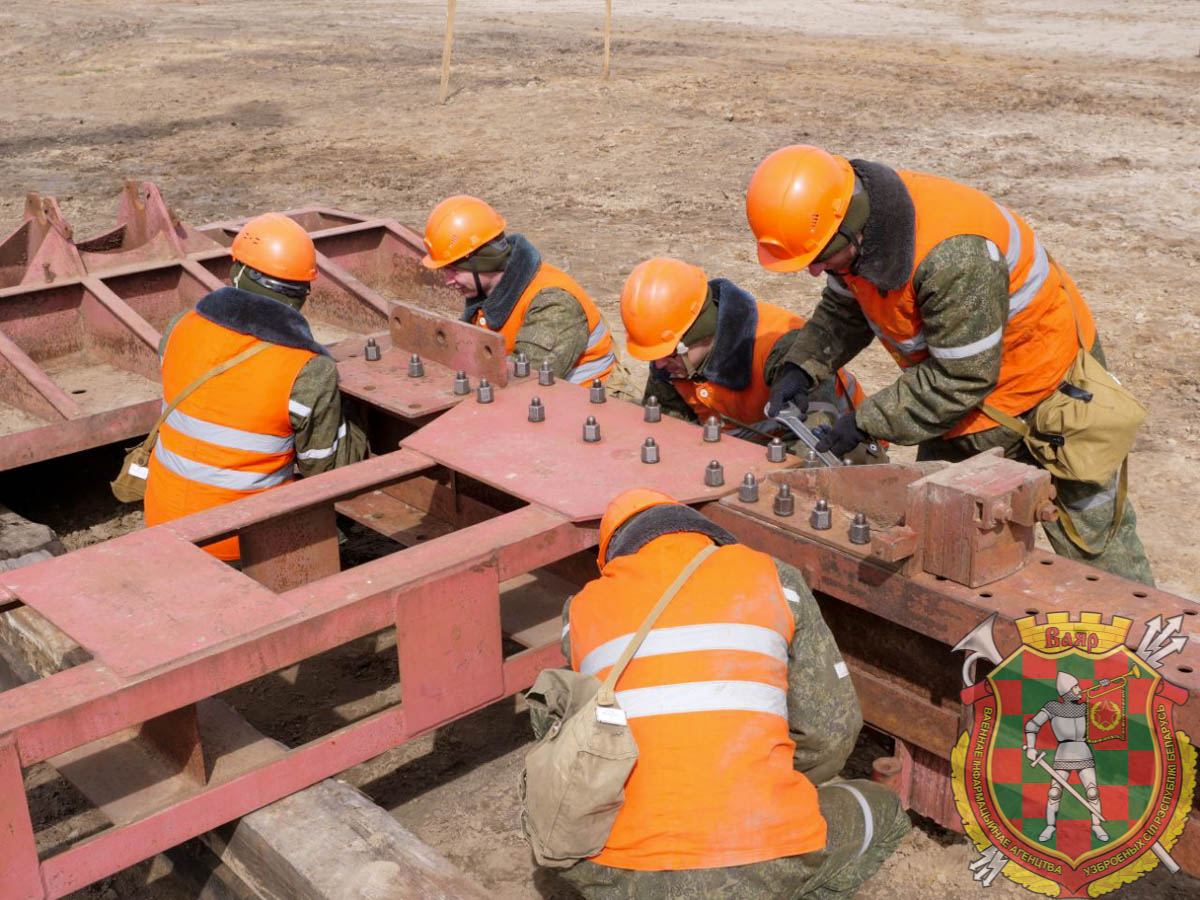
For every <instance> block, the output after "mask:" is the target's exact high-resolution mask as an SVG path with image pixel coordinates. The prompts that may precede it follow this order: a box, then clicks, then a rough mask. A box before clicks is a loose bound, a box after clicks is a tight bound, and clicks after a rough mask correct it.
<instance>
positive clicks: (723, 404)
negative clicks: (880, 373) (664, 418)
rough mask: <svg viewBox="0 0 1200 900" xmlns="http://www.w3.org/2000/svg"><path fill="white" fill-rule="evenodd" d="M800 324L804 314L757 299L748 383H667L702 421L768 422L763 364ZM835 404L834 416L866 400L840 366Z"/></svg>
mask: <svg viewBox="0 0 1200 900" xmlns="http://www.w3.org/2000/svg"><path fill="white" fill-rule="evenodd" d="M803 326H804V317H803V316H798V315H796V314H795V313H792V312H788V311H787V310H786V309H784V308H783V307H781V306H775V305H774V304H771V303H763V302H762V301H761V300H760V301H758V327H757V329H756V330H755V334H754V355H753V361H752V362H751V365H750V384H749V386H748V387H746V388H744V389H743V390H740V391H735V390H733V389H732V388H727V387H723V386H722V385H719V384H714V383H713V382H711V381H691V380H689V379H679V380H672V381H671V386H672V387H673V388H675V390H676V391H678V393H679V396H680V397H682V398H683V399H684V400H686V401H687V404H688V406H690V407H691V408H692V409H693V410H694V411H695V413H696V415H697V416H698V417H699V419H700V421H701V422H703V421H704V420H705V419H707V418H708V417H709V416H710V415H712V414H713V413H716V414H717V415H718V416H721V417H722V418H725V417H728V418H729V419H731V420H734V424H728V425H727V426H726V427H728V428H731V429H734V428H736V423H737V422H741V423H742V424H744V425H760V424H761V425H768V424H770V423H767V422H765V421H764V417H765V415H766V413H765V412H764V410H765V409H766V406H767V400H768V399H769V398H770V395H771V388H770V386H769V385H768V384H767V382H766V381H765V380H764V379H763V367H764V366H765V365H766V364H767V357H768V356H769V355H770V354H771V350H772V348H774V346H775V342H776V341H778V340H779V339H780V338H781V337H783V336H784V335H785V334H787V333H788V332H789V331H793V330H795V329H797V328H802V327H803ZM835 394H836V400H837V404H836V406H835V408H833V409H831V410H828V411H829V412H831V413H833V414H834V415H840V414H841V413H847V412H850V411H852V410H854V409H857V408H858V405H859V404H860V403H861V402H862V401H863V400H865V399H866V395H865V394H864V393H863V389H862V388H861V387H860V386H859V384H858V381H857V380H856V379H855V377H854V376H853V375H851V374H850V373H849V372H847V371H846V370H844V369H839V370H838V373H837V380H836V382H835ZM819 408H820V404H819V403H813V404H811V405H810V409H814V410H815V409H819Z"/></svg>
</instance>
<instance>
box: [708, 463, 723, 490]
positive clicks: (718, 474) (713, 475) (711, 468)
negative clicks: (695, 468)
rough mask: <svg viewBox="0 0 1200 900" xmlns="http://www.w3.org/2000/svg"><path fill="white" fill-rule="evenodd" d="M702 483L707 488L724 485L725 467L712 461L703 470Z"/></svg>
mask: <svg viewBox="0 0 1200 900" xmlns="http://www.w3.org/2000/svg"><path fill="white" fill-rule="evenodd" d="M704 483H705V484H706V485H707V486H708V487H720V486H721V485H723V484H724V483H725V467H724V466H723V465H721V462H720V460H716V459H714V460H713V461H712V462H710V463H709V464H708V465H707V466H706V467H705V469H704Z"/></svg>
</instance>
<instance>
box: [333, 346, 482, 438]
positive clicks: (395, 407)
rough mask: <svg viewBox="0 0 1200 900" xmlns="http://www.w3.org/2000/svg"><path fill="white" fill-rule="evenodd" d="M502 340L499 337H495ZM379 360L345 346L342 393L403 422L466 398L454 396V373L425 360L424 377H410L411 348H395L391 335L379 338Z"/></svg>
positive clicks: (340, 366)
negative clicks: (369, 359) (370, 359)
mask: <svg viewBox="0 0 1200 900" xmlns="http://www.w3.org/2000/svg"><path fill="white" fill-rule="evenodd" d="M496 337H499V335H496ZM376 342H377V343H378V346H379V349H380V358H379V359H378V360H376V361H374V362H371V361H368V360H367V359H366V357H365V356H364V355H363V352H362V351H363V348H362V346H360V345H355V346H353V347H352V346H350V345H349V343H348V342H347V344H345V345H343V347H342V348H341V352H340V353H339V354H338V356H340V357H342V358H340V359H339V360H338V379H339V384H340V386H341V389H342V392H343V393H345V394H349V395H350V396H351V397H357V398H358V399H360V400H362V401H364V402H366V403H370V404H371V405H372V406H375V407H378V408H379V409H382V410H384V411H385V412H388V413H391V414H392V415H394V416H398V417H400V418H402V419H408V420H413V419H420V418H423V417H425V416H428V415H430V414H432V413H439V412H443V411H445V410H447V409H450V408H451V407H452V406H457V405H458V404H459V403H461V402H462V400H463V398H462V397H461V396H458V395H457V394H455V393H454V390H453V381H454V370H452V369H449V368H447V367H446V366H443V365H441V364H440V363H437V362H434V361H433V360H430V359H425V358H424V357H422V362H423V364H424V367H425V374H424V375H423V376H421V377H420V378H410V377H409V375H408V361H409V358H410V356H411V355H412V352H413V351H412V350H411V349H410V348H407V347H405V348H403V349H397V348H395V347H393V346H392V339H391V336H390V335H383V334H380V335H378V336H376Z"/></svg>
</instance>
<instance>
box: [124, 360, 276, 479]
mask: <svg viewBox="0 0 1200 900" xmlns="http://www.w3.org/2000/svg"><path fill="white" fill-rule="evenodd" d="M269 346H270V344H268V343H267V342H266V341H255V342H254V343H253V344H251V345H250V346H249V347H247V348H246V349H245V350H243V351H242V352H241V353H239V354H238V355H237V356H234V357H231V358H230V359H227V360H225V362H223V363H221V364H220V365H217V366H214V367H213V368H211V369H209V370H208V371H207V372H205V373H204V374H203V375H201V376H200V377H199V378H197V379H196V380H195V381H193V382H192V383H191V384H189V385H188V386H187V387H185V388H184V389H183V390H182V391H180V392H179V395H178V396H177V397H176V398H175V399H174V400H172V401H171V402H170V404H169V405H168V406H167V408H166V409H164V410H163V412H162V415H161V416H159V417H158V421H157V422H155V423H154V427H153V428H151V429H150V433H149V434H148V435H146V439H145V440H144V441H142V442H141V443H140V444H138V445H137V446H136V447H130V448H129V450H128V451H127V452H126V453H125V459H124V460H123V461H122V462H121V471H120V473H119V474H118V475H117V477H116V480H114V481H110V482H109V487H110V488H112V492H113V496H114V497H116V498H117V499H118V500H120V501H121V502H122V503H135V502H136V501H138V500H141V499H142V498H143V497H145V496H146V478H147V476H148V475H149V474H150V452H151V451H152V450H153V449H154V443H155V441H157V440H158V429H159V428H161V427H162V423H163V422H165V421H166V420H167V416H169V415H170V414H171V412H172V411H173V410H174V409H175V407H177V406H178V405H179V404H180V403H182V402H183V401H184V400H186V399H187V398H188V397H189V396H190V395H191V393H192V391H194V390H196V388H198V387H200V385H202V384H204V382H206V381H208V380H209V379H210V378H214V377H215V376H217V375H220V374H221V373H222V372H224V371H225V370H226V369H232V368H233V367H234V366H236V365H237V364H238V363H241V362H245V361H246V360H248V359H249V358H250V357H252V356H254V354H256V353H260V352H262V351H263V350H266V349H267V347H269Z"/></svg>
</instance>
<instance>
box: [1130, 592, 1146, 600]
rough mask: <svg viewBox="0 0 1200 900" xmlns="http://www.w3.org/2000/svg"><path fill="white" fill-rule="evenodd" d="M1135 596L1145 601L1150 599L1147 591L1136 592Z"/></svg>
mask: <svg viewBox="0 0 1200 900" xmlns="http://www.w3.org/2000/svg"><path fill="white" fill-rule="evenodd" d="M1133 596H1135V597H1138V598H1140V599H1143V600H1144V599H1145V598H1147V597H1149V596H1150V595H1149V594H1147V593H1146V592H1145V591H1134V592H1133Z"/></svg>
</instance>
